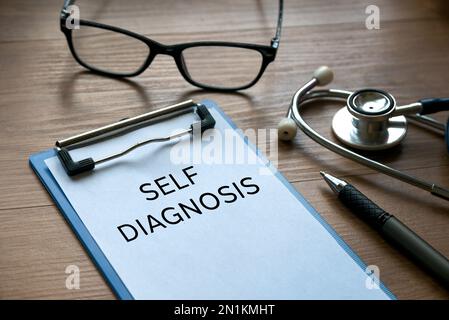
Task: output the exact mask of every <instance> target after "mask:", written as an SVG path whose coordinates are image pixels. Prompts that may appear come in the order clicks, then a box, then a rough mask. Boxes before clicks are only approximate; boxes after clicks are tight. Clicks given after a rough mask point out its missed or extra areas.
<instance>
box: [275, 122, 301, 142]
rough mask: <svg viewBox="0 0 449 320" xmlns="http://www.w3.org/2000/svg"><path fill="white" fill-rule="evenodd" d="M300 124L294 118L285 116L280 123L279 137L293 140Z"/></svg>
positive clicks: (283, 139) (284, 139)
mask: <svg viewBox="0 0 449 320" xmlns="http://www.w3.org/2000/svg"><path fill="white" fill-rule="evenodd" d="M297 132H298V126H297V125H296V123H295V121H294V120H293V119H292V118H283V119H282V120H281V121H279V124H278V137H279V139H281V140H282V141H292V140H293V139H295V137H296V133H297Z"/></svg>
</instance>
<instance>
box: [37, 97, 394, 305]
mask: <svg viewBox="0 0 449 320" xmlns="http://www.w3.org/2000/svg"><path fill="white" fill-rule="evenodd" d="M201 103H202V104H204V105H205V106H206V107H208V108H214V109H215V110H217V111H218V112H219V113H220V114H221V115H222V116H223V118H224V119H225V120H226V121H227V122H228V123H229V125H230V126H231V127H232V128H233V129H237V126H236V125H235V123H234V122H233V121H232V120H231V119H230V118H229V117H228V116H227V115H226V114H225V113H224V112H223V110H221V108H220V107H219V106H218V105H217V104H216V103H215V102H213V101H211V100H203V101H201ZM239 134H240V135H241V136H242V137H243V138H244V141H245V142H246V144H247V145H248V146H249V147H250V148H251V149H252V150H253V151H255V152H256V153H257V154H258V156H259V157H262V158H265V156H264V155H263V154H261V153H260V151H259V150H258V149H257V147H256V146H254V145H253V144H252V143H251V142H249V141H248V139H247V138H245V137H244V136H243V133H242V132H240V131H239ZM55 156H56V151H55V150H54V149H49V150H46V151H43V152H39V153H36V154H33V155H31V156H30V158H29V163H30V166H31V168H32V169H33V170H34V172H35V173H36V175H37V176H38V177H39V179H40V180H41V182H42V184H43V185H44V186H45V188H46V189H47V191H48V193H49V194H50V195H51V197H52V198H53V201H54V202H55V204H56V206H57V207H58V209H59V211H61V213H62V214H63V216H64V218H65V219H66V220H67V222H68V223H69V224H70V226H71V228H72V230H73V231H74V232H75V234H76V236H77V237H78V239H79V240H80V242H81V243H82V245H83V246H84V248H85V249H86V251H87V253H88V254H89V256H90V257H91V259H92V260H93V262H94V263H95V265H96V266H97V267H98V269H99V270H100V272H101V273H102V274H103V276H104V278H105V279H106V281H107V282H108V284H109V286H110V287H111V288H112V290H113V291H114V293H115V295H116V296H117V297H118V298H119V299H124V300H132V299H134V298H133V296H132V294H131V293H130V292H129V290H128V289H127V287H126V286H125V284H124V283H123V281H122V280H121V279H120V277H119V275H118V274H117V272H116V271H115V270H114V268H113V266H112V265H111V264H110V262H109V261H108V259H107V258H106V256H105V255H104V254H103V252H102V251H101V249H100V247H99V246H98V244H97V243H96V241H95V239H94V238H93V237H92V235H91V234H90V233H89V231H88V230H87V228H86V226H85V225H84V224H83V222H82V221H81V219H80V217H79V216H78V214H77V213H76V211H75V210H74V209H73V207H72V205H71V204H70V202H69V200H68V199H67V197H66V196H65V194H64V192H63V191H62V189H61V188H60V187H59V185H58V183H57V182H56V180H55V179H54V177H53V175H52V174H51V172H50V170H49V169H48V167H47V165H46V163H45V160H46V159H48V158H52V157H55ZM265 163H268V162H265ZM269 168H270V169H271V170H272V171H273V173H274V174H275V176H276V177H277V178H278V179H280V180H281V181H282V183H283V184H284V185H285V186H286V187H287V188H288V190H289V191H290V192H291V193H292V194H293V195H294V196H295V197H296V198H297V200H298V201H300V202H301V203H302V204H303V205H304V206H305V207H306V208H307V210H308V211H309V212H310V213H311V214H312V215H313V217H314V218H315V219H317V220H318V221H319V223H320V224H321V225H322V226H323V227H324V228H325V229H326V230H327V231H328V232H329V233H330V234H331V235H332V237H333V238H334V239H335V240H336V241H337V243H338V244H339V245H340V246H341V247H342V248H343V249H344V250H345V251H346V252H347V253H348V254H349V255H350V256H351V258H352V259H353V260H354V261H355V262H356V263H357V265H359V266H360V268H362V270H364V271H365V270H366V267H367V266H366V264H365V263H364V262H363V261H362V260H361V259H360V257H359V256H358V255H357V254H356V253H355V252H354V251H353V250H352V249H351V248H350V247H349V246H348V244H347V243H346V242H345V241H344V240H343V239H342V238H341V237H340V236H339V235H338V234H337V232H336V231H335V230H334V229H333V228H332V227H331V226H330V225H329V224H328V223H327V222H326V221H325V220H324V219H323V218H322V217H321V215H320V214H319V213H318V212H317V211H316V210H315V209H314V208H313V207H312V206H311V205H310V204H309V203H308V202H307V200H306V199H305V198H304V197H303V196H302V195H301V194H300V193H299V192H298V191H297V190H296V189H295V188H294V187H293V185H292V184H290V183H289V182H288V180H287V179H286V178H285V177H284V176H283V175H282V174H281V173H280V172H279V171H278V170H276V169H275V168H273V166H269ZM379 284H380V289H381V290H383V291H384V292H385V293H386V295H387V296H388V297H389V298H391V299H393V300H395V299H396V297H395V296H394V295H393V293H391V291H390V290H389V289H388V288H387V287H386V286H385V285H384V284H383V283H382V282H381V281H379Z"/></svg>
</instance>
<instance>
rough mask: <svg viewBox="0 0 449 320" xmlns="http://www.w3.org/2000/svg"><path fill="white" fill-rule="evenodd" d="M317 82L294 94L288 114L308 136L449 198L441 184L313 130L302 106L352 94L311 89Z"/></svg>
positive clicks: (378, 169)
mask: <svg viewBox="0 0 449 320" xmlns="http://www.w3.org/2000/svg"><path fill="white" fill-rule="evenodd" d="M316 84H317V80H316V79H312V80H310V81H309V82H308V83H306V84H305V85H304V86H303V87H302V88H300V89H299V90H298V91H297V92H296V94H295V95H294V96H293V100H292V103H291V106H290V108H289V111H288V114H287V116H288V117H291V118H292V119H293V120H294V121H295V123H296V124H297V126H298V127H299V128H300V129H301V130H302V131H303V132H304V133H305V134H306V135H307V136H308V137H310V138H311V139H312V140H314V141H315V142H317V143H319V144H320V145H322V146H323V147H325V148H327V149H329V150H331V151H333V152H335V153H337V154H339V155H341V156H343V157H346V158H349V159H351V160H354V161H356V162H358V163H360V164H362V165H365V166H367V167H369V168H372V169H374V170H377V171H379V172H382V173H385V174H387V175H389V176H391V177H394V178H396V179H399V180H401V181H403V182H406V183H408V184H411V185H414V186H415V187H418V188H421V189H423V190H426V191H428V192H430V193H432V194H433V195H436V196H439V197H441V198H444V199H446V200H449V190H447V189H445V188H442V187H440V186H437V185H435V184H432V183H429V182H427V181H424V180H421V179H418V178H415V177H413V176H411V175H408V174H406V173H404V172H402V171H399V170H396V169H394V168H391V167H389V166H386V165H384V164H382V163H379V162H377V161H374V160H371V159H368V158H366V157H364V156H362V155H360V154H358V153H355V152H353V151H351V150H349V149H347V148H345V147H342V146H340V145H338V144H336V143H334V142H332V141H330V140H328V139H326V138H325V137H323V136H321V135H320V134H319V133H318V132H316V131H315V130H313V129H312V128H311V127H310V126H309V125H308V124H307V123H306V122H305V121H304V119H303V118H302V116H301V106H303V105H305V104H306V103H310V102H313V101H314V100H317V99H320V100H322V99H326V100H346V98H347V97H348V96H349V95H350V94H351V92H349V91H344V90H336V89H330V90H314V91H310V90H311V89H312V88H313V87H314V86H316Z"/></svg>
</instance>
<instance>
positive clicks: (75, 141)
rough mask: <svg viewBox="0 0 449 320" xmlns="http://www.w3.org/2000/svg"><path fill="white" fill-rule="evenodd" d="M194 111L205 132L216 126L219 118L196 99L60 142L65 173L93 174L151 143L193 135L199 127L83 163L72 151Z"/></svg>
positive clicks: (153, 139) (59, 153)
mask: <svg viewBox="0 0 449 320" xmlns="http://www.w3.org/2000/svg"><path fill="white" fill-rule="evenodd" d="M190 110H193V112H195V113H196V114H197V115H198V117H199V118H200V120H201V122H200V124H199V127H200V129H201V133H203V132H204V131H205V130H207V129H211V128H213V127H214V126H215V119H214V118H213V117H212V115H211V114H210V113H209V111H208V110H207V108H206V107H205V106H204V105H202V104H198V103H195V102H193V101H192V100H188V101H184V102H181V103H178V104H175V105H171V106H168V107H165V108H162V109H159V110H155V111H151V112H148V113H145V114H142V115H139V116H136V117H133V118H127V119H124V120H122V121H119V122H115V123H112V124H109V125H106V126H104V127H101V128H98V129H94V130H91V131H88V132H85V133H81V134H79V135H76V136H73V137H70V138H67V139H63V140H59V141H56V147H55V148H56V152H57V155H58V158H59V160H60V161H61V164H62V166H63V167H64V169H65V171H66V172H67V174H68V175H69V176H75V175H77V174H80V173H83V172H87V171H92V170H93V169H94V168H95V166H96V165H98V164H100V163H104V162H107V161H110V160H114V159H116V158H119V157H122V156H124V155H126V154H128V153H129V152H131V151H133V150H134V149H137V148H139V147H142V146H144V145H147V144H149V143H153V142H164V141H169V140H170V139H174V138H178V137H181V136H184V135H188V134H191V133H193V128H194V125H196V123H194V124H192V125H190V127H189V128H188V129H185V130H182V131H180V132H178V133H175V134H172V135H168V136H165V137H158V138H151V139H147V140H144V141H140V142H138V143H136V144H134V145H132V146H131V147H129V148H127V149H125V150H122V151H120V152H117V153H114V154H111V155H108V156H105V157H103V158H101V159H98V160H94V159H93V158H86V159H82V160H79V161H74V160H73V159H72V157H71V156H70V153H69V151H70V150H73V149H76V148H79V147H81V146H82V145H85V144H90V143H93V142H94V141H96V140H98V139H103V138H107V137H108V136H111V135H114V134H118V133H121V132H124V131H128V130H132V129H135V128H136V127H138V126H142V125H149V124H150V123H149V122H151V121H153V120H163V119H165V118H170V117H174V116H176V115H180V114H183V113H187V112H188V111H190Z"/></svg>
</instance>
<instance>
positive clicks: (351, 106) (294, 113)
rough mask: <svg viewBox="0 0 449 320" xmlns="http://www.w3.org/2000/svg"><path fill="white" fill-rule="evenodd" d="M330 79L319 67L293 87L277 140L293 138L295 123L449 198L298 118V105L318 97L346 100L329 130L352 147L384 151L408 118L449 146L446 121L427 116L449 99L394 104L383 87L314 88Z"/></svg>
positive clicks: (448, 195) (446, 192)
mask: <svg viewBox="0 0 449 320" xmlns="http://www.w3.org/2000/svg"><path fill="white" fill-rule="evenodd" d="M333 77H334V76H333V72H332V70H330V69H329V68H328V67H325V66H323V67H320V68H318V69H317V70H316V71H315V72H314V75H313V78H312V79H311V80H310V81H308V82H307V83H306V84H304V85H303V86H302V87H301V88H300V89H299V90H298V91H296V93H295V95H294V96H293V99H292V102H291V104H290V107H289V109H288V113H287V116H286V118H284V119H282V120H281V121H280V122H279V126H278V135H279V139H281V140H284V141H290V140H293V139H294V138H295V136H296V132H297V128H298V127H299V128H300V129H301V130H302V131H303V132H304V133H305V134H306V135H307V136H309V137H310V138H311V139H312V140H314V141H315V142H317V143H319V144H321V145H322V146H324V147H325V148H327V149H329V150H331V151H333V152H335V153H337V154H339V155H341V156H344V157H346V158H349V159H351V160H354V161H356V162H358V163H360V164H363V165H365V166H367V167H370V168H372V169H375V170H377V171H379V172H381V173H384V174H387V175H389V176H391V177H394V178H396V179H399V180H401V181H404V182H406V183H409V184H411V185H414V186H416V187H418V188H421V189H424V190H426V191H429V192H431V193H432V194H433V195H436V196H439V197H441V198H444V199H446V200H449V189H446V188H443V187H440V186H438V185H436V184H434V183H430V182H427V181H424V180H421V179H418V178H415V177H413V176H410V175H408V174H406V173H404V172H402V171H399V170H396V169H394V168H391V167H389V166H387V165H384V164H382V163H379V162H376V161H374V160H371V159H369V158H366V157H364V156H362V155H361V154H359V153H357V152H356V151H352V150H350V149H348V148H346V147H343V146H341V145H339V144H337V143H334V142H332V141H330V140H328V139H326V138H324V137H323V136H322V135H320V134H319V133H318V132H316V131H315V130H313V129H312V128H311V127H310V126H309V125H308V124H307V123H306V121H305V120H304V119H303V118H302V116H301V108H302V107H303V106H304V105H305V104H307V103H311V102H316V101H319V100H336V101H345V102H346V106H345V107H344V108H342V109H340V110H339V111H338V112H337V113H336V114H335V116H334V118H333V120H332V131H333V133H334V134H335V136H336V137H337V139H338V140H339V141H340V142H342V143H343V144H345V145H347V146H349V147H351V148H353V149H359V150H384V149H388V148H391V147H393V146H395V145H397V144H399V143H400V142H401V141H402V140H403V139H404V138H405V135H406V133H407V119H408V120H411V121H413V122H417V123H421V124H424V125H426V126H428V127H431V128H433V129H434V130H437V131H439V132H441V133H443V134H445V137H446V143H447V145H448V150H449V120H448V124H447V125H445V124H443V123H440V122H438V121H436V120H434V119H432V118H430V117H428V116H426V114H432V113H436V112H439V111H446V110H449V98H443V99H424V100H420V101H419V102H415V103H412V104H408V105H404V106H397V105H396V101H395V99H394V97H393V96H392V95H391V94H389V93H388V92H385V91H383V90H377V89H362V90H357V91H355V92H350V91H345V90H337V89H329V90H312V89H313V88H314V87H316V86H325V85H327V84H329V83H330V82H332V80H333ZM405 115H407V118H406V117H405Z"/></svg>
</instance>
